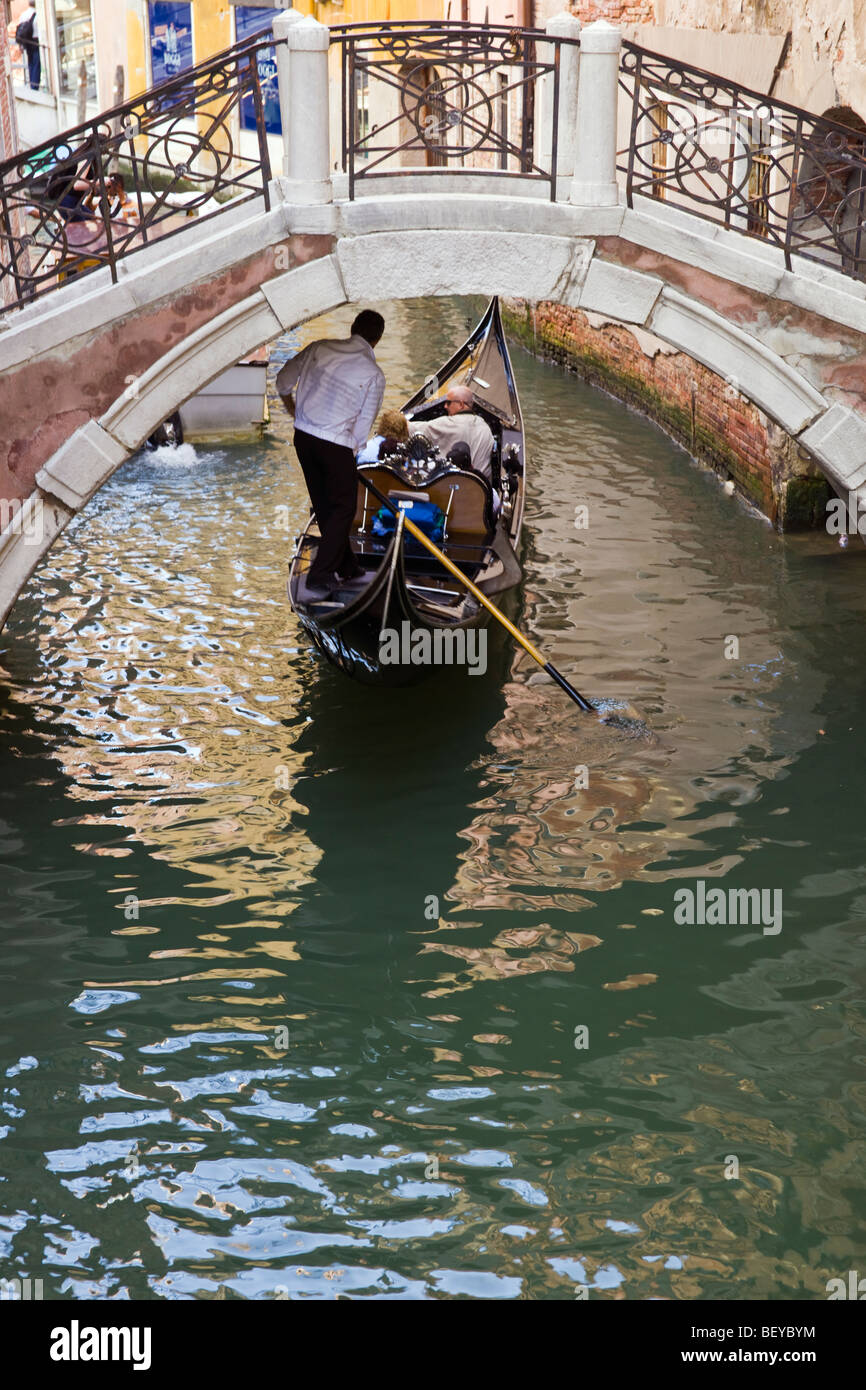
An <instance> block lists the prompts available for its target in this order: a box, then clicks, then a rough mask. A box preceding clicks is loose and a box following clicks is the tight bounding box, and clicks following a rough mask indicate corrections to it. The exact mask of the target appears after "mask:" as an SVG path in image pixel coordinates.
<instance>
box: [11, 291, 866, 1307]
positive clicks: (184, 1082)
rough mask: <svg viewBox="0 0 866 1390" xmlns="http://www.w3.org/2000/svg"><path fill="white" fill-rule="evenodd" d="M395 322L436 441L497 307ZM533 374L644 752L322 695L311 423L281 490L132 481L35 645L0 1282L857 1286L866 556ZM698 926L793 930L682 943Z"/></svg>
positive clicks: (242, 481) (266, 463)
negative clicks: (299, 592)
mask: <svg viewBox="0 0 866 1390" xmlns="http://www.w3.org/2000/svg"><path fill="white" fill-rule="evenodd" d="M382 307H383V308H384V310H385V312H386V313H387V316H388V329H387V334H386V337H385V339H384V340H383V342H382V344H381V346H380V349H379V358H380V361H381V362H382V364H383V366H384V368H385V370H386V372H387V375H388V382H389V389H388V397H387V403H388V404H393V405H396V404H399V403H400V401H401V400H402V399H403V398H405V396H406V395H407V394H408V393H409V392H410V391H411V390H412V389H414V388H415V387H416V386H417V384H418V383H419V382H420V381H422V380H424V378H425V377H426V376H427V374H428V373H429V372H430V371H431V370H433V369H435V368H436V366H437V365H438V364H439V363H440V362H441V361H442V360H444V359H445V357H447V356H448V354H449V353H450V351H451V350H452V348H453V347H454V345H455V344H456V343H457V342H459V341H460V340H461V339H462V338H463V337H464V336H465V333H466V329H467V324H468V322H469V321H470V320H473V321H474V317H475V315H476V314H477V311H478V309H479V308H480V307H482V306H481V305H480V304H479V303H478V302H477V301H468V300H460V301H456V300H455V301H441V302H434V303H420V302H410V303H408V304H403V305H393V306H382ZM350 318H351V313H350V311H348V310H347V311H345V312H339V313H334V314H332V315H329V316H328V317H327V318H326V319H323V320H319V321H317V322H316V323H315V324H311V325H307V326H306V327H305V328H304V330H303V331H302V332H301V333H299V334H298V335H296V337H295V338H294V339H290V340H287V341H286V342H285V343H283V344H281V345H280V349H279V351H278V353H277V359H278V360H279V358H280V356H281V355H282V356H285V355H286V353H287V352H288V351H290V350H292V349H293V348H294V347H296V346H297V345H298V343H299V342H303V341H306V340H307V339H309V338H310V337H311V336H315V335H318V334H321V333H322V332H328V333H333V332H342V331H344V330H345V329H346V328H347V326H348V323H349V321H350ZM514 365H515V369H516V373H517V378H518V383H519V388H520V392H521V396H522V400H523V405H524V410H525V415H526V424H527V430H528V438H529V443H530V446H531V455H532V474H531V478H530V489H529V504H528V514H527V525H526V549H525V570H526V578H525V583H524V585H523V587H522V590H521V592H520V594H519V595H518V596H517V597H516V599H515V601H514V604H513V608H512V611H513V613H514V614H515V616H516V617H517V618H518V620H519V621H520V622H521V623H522V625H523V626H524V628H525V629H526V630H527V631H528V632H529V633H530V634H531V636H532V637H533V639H534V640H535V642H536V643H537V644H538V645H539V646H541V647H542V649H543V650H544V652H545V654H546V655H547V656H548V657H549V658H550V659H552V660H553V661H554V662H555V663H556V664H557V665H558V666H559V667H560V668H561V669H562V670H563V671H564V672H565V673H566V674H567V675H568V676H569V678H570V679H571V680H572V681H573V683H574V684H575V685H576V686H577V687H578V688H579V689H580V690H581V691H582V692H583V693H584V694H586V695H589V696H591V697H593V698H596V699H606V700H610V701H612V702H614V704H616V703H617V702H623V703H627V705H628V706H629V717H628V718H626V719H624V720H623V721H622V722H621V724H620V725H619V726H610V725H605V724H602V723H601V722H600V721H599V720H598V719H597V718H596V717H594V716H590V717H586V716H582V715H580V714H579V713H578V711H577V710H576V708H575V707H574V706H572V705H571V704H570V703H569V702H568V700H567V699H566V697H565V696H564V695H563V694H562V693H561V692H560V691H559V690H558V689H557V688H556V687H554V686H552V685H551V684H549V683H547V682H546V681H545V680H544V678H543V677H542V678H541V679H539V674H540V673H536V668H535V667H534V666H533V665H532V663H531V662H529V661H528V658H523V657H521V658H517V657H516V656H515V653H514V650H513V648H512V647H511V646H510V645H509V644H508V643H507V642H506V641H504V640H501V639H500V637H499V636H497V635H494V634H491V637H490V643H489V651H488V669H487V672H486V674H484V675H483V676H474V677H473V676H469V675H468V674H467V672H466V671H464V670H452V671H447V670H446V671H441V672H438V673H437V674H436V675H435V676H434V677H433V679H431V680H430V681H429V682H428V683H427V684H426V685H422V686H420V687H418V688H416V689H414V690H411V691H403V692H401V691H394V690H391V691H379V690H376V689H370V688H364V687H361V686H357V685H355V684H352V683H351V682H349V681H348V680H347V679H346V678H345V677H344V676H343V675H342V674H340V673H339V672H338V671H336V670H333V669H332V668H330V667H328V666H327V665H326V664H324V663H323V661H322V659H321V658H320V657H319V656H318V655H317V654H316V653H315V652H314V651H313V650H312V649H311V646H310V643H309V641H308V639H307V638H306V636H305V635H304V633H303V632H302V630H301V629H300V628H299V626H298V623H297V621H296V619H295V618H294V616H293V614H292V613H291V611H290V609H289V607H288V606H287V602H286V595H285V579H286V564H287V558H288V554H289V551H290V548H291V543H292V539H293V537H294V535H295V534H296V532H297V531H298V530H299V529H300V527H301V525H302V523H303V520H304V516H305V510H306V504H305V495H304V491H303V487H302V486H301V484H300V482H299V476H298V473H297V469H296V465H295V463H294V461H293V457H292V455H291V452H290V450H289V448H288V443H287V441H288V440H289V438H290V426H289V425H288V422H287V421H286V419H285V417H284V416H282V415H281V414H280V408H279V406H278V405H276V404H275V409H274V421H273V431H272V434H271V436H270V437H269V439H268V440H267V441H266V442H265V443H263V444H262V445H261V446H251V445H245V446H243V447H238V446H231V445H223V446H219V447H213V448H205V447H198V448H196V449H189V448H185V449H184V450H182V451H181V452H180V453H179V454H173V453H171V452H170V451H169V452H165V451H162V452H160V453H158V454H152V455H141V456H139V457H137V458H135V459H132V460H131V461H130V462H129V463H128V464H126V465H125V466H124V467H122V468H121V469H120V470H119V471H118V473H117V474H116V475H115V477H114V478H113V479H112V481H111V482H110V483H109V485H108V486H106V487H105V488H104V489H103V490H102V491H101V492H100V493H99V495H98V496H97V497H96V498H95V499H94V501H93V502H92V503H91V505H90V506H89V507H88V508H87V509H86V512H85V513H84V514H83V515H82V516H81V517H79V518H78V519H76V521H75V522H74V523H73V524H72V525H71V526H70V528H69V529H68V531H67V532H66V534H65V535H64V536H63V537H62V539H61V540H60V542H59V543H58V544H57V545H56V546H55V547H54V549H53V550H52V551H51V553H50V554H49V555H48V556H47V557H46V559H45V561H44V562H43V564H42V565H41V567H40V569H39V571H38V572H37V574H36V575H35V576H34V578H33V580H32V581H31V583H30V584H29V586H28V588H27V590H26V592H25V594H24V596H23V597H22V599H21V600H20V602H19V603H18V605H17V607H16V609H15V612H14V614H13V617H12V620H11V622H10V624H9V626H8V628H7V630H6V632H5V633H4V634H3V636H2V638H0V719H2V725H0V732H2V741H0V786H2V793H0V797H2V803H0V859H2V867H0V931H2V942H3V950H2V967H0V970H2V987H0V988H2V1000H0V1003H2V1014H0V1080H2V1111H0V1139H2V1142H0V1277H2V1278H14V1277H16V1276H18V1277H25V1276H30V1277H32V1278H41V1279H42V1280H43V1283H44V1290H45V1296H46V1297H51V1298H77V1299H88V1298H104V1297H109V1298H181V1299H188V1298H215V1297H225V1298H229V1299H232V1298H247V1299H267V1298H282V1297H287V1298H293V1299H295V1298H313V1299H322V1298H328V1299H332V1298H335V1297H350V1298H389V1297H391V1298H393V1297H398V1298H484V1299H488V1298H500V1299H516V1298H531V1299H559V1298H562V1299H574V1298H575V1297H582V1296H584V1295H586V1296H588V1297H589V1298H590V1299H596V1298H604V1299H612V1298H632V1299H645V1298H664V1299H670V1298H672V1299H728V1300H738V1299H747V1298H761V1299H783V1298H791V1297H794V1298H801V1299H810V1298H824V1297H826V1284H827V1281H828V1279H830V1278H835V1277H840V1276H841V1277H843V1278H845V1277H847V1271H848V1270H849V1269H857V1268H858V1267H860V1268H862V1256H863V1249H864V1242H863V1212H864V1185H866V1184H864V1171H866V1169H864V1162H863V1158H864V1145H863V1119H864V1113H863V1112H864V1100H866V1072H864V1032H866V1019H864V1009H863V986H864V973H863V951H862V946H861V938H862V924H863V918H864V916H866V862H864V859H866V857H864V848H863V846H864V830H866V814H864V804H863V786H864V784H866V765H864V751H863V749H864V743H863V738H862V728H861V712H862V710H863V708H864V703H866V653H864V644H863V631H864V622H866V554H864V552H863V548H862V547H859V548H858V547H855V545H854V544H853V543H852V545H851V546H850V547H849V549H848V550H847V551H843V550H841V549H839V547H838V545H837V544H836V542H835V539H834V538H831V537H828V536H827V535H825V534H823V533H822V534H820V535H818V534H813V535H810V536H805V537H795V536H792V537H787V538H783V537H780V536H778V535H776V534H774V532H773V531H772V530H771V529H769V527H768V526H767V524H766V523H765V522H764V521H763V520H762V519H761V518H759V517H758V516H756V515H755V514H753V513H750V512H749V511H748V510H747V509H746V508H745V507H744V505H743V504H741V503H740V502H739V501H737V500H736V499H732V498H729V497H727V496H725V494H724V493H723V491H722V489H721V487H720V485H719V483H718V481H717V480H716V479H715V478H713V477H711V476H708V475H707V474H706V473H705V472H703V471H702V470H700V469H699V468H697V467H696V466H695V465H694V464H693V463H692V462H691V461H690V460H689V458H688V456H687V455H686V454H685V453H684V452H683V451H682V450H680V449H679V448H677V447H676V446H674V445H673V444H672V443H671V442H670V441H669V440H668V439H667V438H666V437H665V436H664V435H663V434H661V433H660V432H659V431H658V430H657V429H656V428H655V427H654V426H652V425H651V424H649V423H648V422H646V421H645V420H643V419H641V418H640V417H639V416H637V415H635V414H633V413H630V412H629V411H628V410H626V409H625V408H624V407H622V406H621V405H619V404H618V403H616V402H614V401H612V400H610V399H608V398H607V397H606V396H604V395H602V394H600V393H598V392H595V391H593V390H591V389H589V388H587V387H584V386H582V385H581V384H579V383H578V382H576V381H575V380H574V378H572V377H569V376H568V375H566V374H565V373H563V372H561V371H560V370H559V369H557V368H554V367H550V366H545V365H543V364H541V363H539V362H537V361H535V360H534V359H533V358H531V357H530V356H529V355H528V354H527V353H525V352H524V351H522V350H521V349H519V348H515V350H514ZM580 507H586V508H587V512H586V513H585V514H584V513H581V512H579V511H577V509H578V508H580ZM582 520H585V521H586V522H587V524H586V525H581V524H580V522H581V521H582ZM576 522H577V523H578V524H576ZM731 639H736V640H735V641H733V642H732V640H731ZM639 721H643V722H642V723H641V722H639ZM699 882H701V883H704V884H705V885H706V889H707V891H708V890H709V889H711V888H713V887H723V888H724V890H725V892H727V890H728V889H733V888H742V889H758V890H764V891H765V894H766V897H765V900H764V901H766V902H768V903H769V902H776V901H777V899H776V898H775V897H774V895H775V894H777V893H779V892H780V893H781V894H782V900H781V901H782V915H781V919H780V924H779V923H775V922H771V920H770V917H769V916H768V917H767V919H766V922H764V921H763V920H756V921H754V922H746V923H742V924H730V925H725V924H724V923H719V922H713V923H706V924H701V923H695V924H692V925H689V924H687V923H684V922H681V921H679V920H678V917H681V916H682V915H683V913H682V911H681V904H682V902H683V901H684V899H683V898H682V897H676V898H675V894H677V893H678V892H680V891H681V890H683V889H684V888H685V889H689V890H690V891H692V892H693V893H695V894H696V895H697V893H698V891H699V890H698V883H699ZM749 901H750V902H751V901H753V900H752V899H750V900H749ZM776 925H780V929H778V930H776ZM768 927H769V929H768ZM858 1261H859V1262H860V1263H859V1266H858Z"/></svg>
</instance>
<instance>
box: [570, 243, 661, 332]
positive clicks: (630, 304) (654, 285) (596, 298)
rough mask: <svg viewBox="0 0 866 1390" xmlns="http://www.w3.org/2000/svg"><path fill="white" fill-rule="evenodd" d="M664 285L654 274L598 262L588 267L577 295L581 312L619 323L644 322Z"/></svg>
mask: <svg viewBox="0 0 866 1390" xmlns="http://www.w3.org/2000/svg"><path fill="white" fill-rule="evenodd" d="M662 285H663V282H662V281H661V280H660V279H659V278H658V276H656V275H644V274H643V273H642V272H641V271H639V270H628V269H627V268H626V267H625V266H621V265H616V264H614V263H613V262H610V261H602V260H599V259H598V257H597V256H596V257H595V258H594V259H593V261H592V262H591V264H590V267H589V270H588V271H587V275H586V279H585V280H584V282H583V287H582V289H581V292H580V299H579V300H578V304H579V306H580V308H581V309H589V310H593V311H594V312H595V313H600V314H610V315H611V317H612V318H616V319H619V320H620V321H621V322H622V323H637V324H641V323H645V322H646V319H647V317H648V315H649V313H650V311H651V310H652V307H653V305H654V304H655V302H656V300H657V299H658V297H659V294H660V293H661V290H662Z"/></svg>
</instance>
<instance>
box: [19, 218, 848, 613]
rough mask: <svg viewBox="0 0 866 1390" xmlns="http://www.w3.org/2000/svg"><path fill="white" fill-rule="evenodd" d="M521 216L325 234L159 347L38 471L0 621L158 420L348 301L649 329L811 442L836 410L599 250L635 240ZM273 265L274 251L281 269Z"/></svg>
mask: <svg viewBox="0 0 866 1390" xmlns="http://www.w3.org/2000/svg"><path fill="white" fill-rule="evenodd" d="M425 201H426V200H425ZM470 201H471V200H470ZM521 201H522V200H521ZM499 211H500V213H501V211H502V205H501V204H500V209H499ZM463 212H464V214H465V213H466V209H465V207H464V209H463ZM470 215H472V214H471V212H470ZM367 216H368V217H369V211H368V213H367ZM480 220H481V221H482V222H483V221H484V220H485V219H484V218H481V219H480ZM516 221H517V222H518V227H517V228H515V230H510V231H502V230H491V229H488V228H485V227H484V226H482V227H480V228H479V227H476V228H475V229H473V228H472V227H467V226H461V227H456V226H455V227H452V228H450V229H443V228H438V229H432V230H424V229H423V228H421V227H418V226H417V225H416V226H414V227H409V228H405V227H397V228H395V227H393V226H390V227H389V226H384V227H383V226H381V225H380V226H379V227H375V226H374V229H373V230H364V229H363V228H360V227H359V228H355V229H351V230H349V231H348V234H346V235H343V236H341V237H338V238H329V239H326V238H324V237H323V238H321V239H319V245H318V246H317V249H318V250H319V251H320V254H319V255H318V256H316V257H315V258H313V259H310V260H307V261H306V262H304V263H298V264H295V265H293V266H292V267H291V268H290V269H289V270H287V271H277V272H276V273H272V274H271V275H270V276H269V277H262V278H261V280H260V283H259V284H258V286H257V287H256V288H254V289H253V290H252V292H250V293H246V294H244V295H243V296H242V297H240V298H238V299H237V300H236V302H234V303H232V304H231V305H230V306H229V307H228V308H225V309H221V308H220V306H219V304H217V306H216V307H217V309H218V310H219V311H218V312H215V313H214V314H213V316H212V317H210V318H206V319H205V321H204V322H202V323H201V324H200V325H199V326H198V327H196V328H195V329H194V331H192V332H191V333H189V334H188V335H186V336H184V337H182V339H181V340H180V341H178V342H176V343H174V344H173V345H172V346H170V347H169V349H168V350H167V351H164V352H162V353H160V354H156V355H155V356H154V360H153V361H152V362H151V364H150V365H149V366H148V367H147V368H146V370H144V371H142V372H141V374H140V375H138V376H136V377H135V380H134V382H132V383H131V385H128V386H125V388H124V390H123V391H122V392H120V393H116V394H115V396H114V398H113V399H112V400H111V401H110V403H109V404H108V405H107V408H105V409H104V410H102V411H101V412H100V413H99V414H98V415H95V416H91V417H90V418H88V419H86V420H85V421H84V422H83V423H82V422H81V421H80V420H75V421H73V425H74V427H73V428H70V429H69V431H68V434H67V435H66V437H65V438H63V440H62V442H60V443H59V445H58V447H56V448H54V449H53V450H52V451H51V453H50V455H49V456H48V457H47V458H46V459H45V460H44V462H43V463H42V464H41V466H40V467H39V468H38V471H36V474H35V479H34V482H35V486H34V487H33V489H32V491H31V492H30V493H29V494H28V495H27V496H26V497H23V498H22V499H21V502H22V505H21V509H20V512H19V513H18V515H17V516H16V518H14V519H13V522H12V524H11V525H9V526H7V529H6V531H5V532H4V534H3V537H2V538H0V621H5V619H6V617H7V616H8V614H9V612H10V611H11V609H12V606H13V605H14V602H15V600H16V598H17V597H18V594H19V593H20V592H21V590H22V588H23V587H24V585H25V584H26V582H27V580H28V579H29V577H30V575H31V574H32V573H33V571H34V570H35V568H36V566H37V565H38V563H39V561H40V560H41V559H42V557H43V556H44V555H45V554H46V553H47V551H48V550H49V549H50V548H51V546H52V545H53V544H54V542H55V541H56V539H57V538H58V536H59V535H60V534H61V532H62V531H63V529H64V528H65V526H66V525H67V524H68V522H69V521H70V520H71V519H72V517H73V516H75V515H77V514H78V513H79V512H80V511H81V510H82V509H83V508H84V507H85V506H86V505H87V503H88V501H89V500H90V499H91V498H92V497H93V496H94V494H95V493H96V492H97V491H98V490H99V488H101V487H102V486H103V485H104V484H105V483H106V482H107V481H108V479H109V478H110V477H111V475H112V474H113V473H114V471H115V470H116V469H117V467H119V465H120V464H121V463H122V462H124V461H125V460H126V459H127V458H128V457H129V456H130V455H131V454H132V453H134V452H135V451H136V450H137V449H138V448H140V447H141V445H142V443H143V442H144V440H145V439H146V438H147V437H148V436H149V435H150V434H151V433H152V432H153V430H154V429H155V428H156V427H157V426H158V425H159V424H160V423H161V421H162V420H163V419H165V418H166V417H167V416H168V415H170V414H171V413H172V412H173V411H174V410H176V409H177V408H178V407H179V406H180V405H182V404H183V403H184V401H186V400H187V399H189V397H190V396H192V395H194V394H195V393H196V392H197V391H199V390H200V389H202V388H203V387H204V386H205V385H206V384H207V383H208V382H209V381H211V380H212V379H213V378H214V377H215V376H217V375H219V373H220V372H222V371H223V370H225V369H226V368H228V367H230V366H231V365H233V363H234V362H236V361H237V360H238V358H240V357H242V356H243V355H245V354H246V353H249V352H252V351H253V350H254V349H256V348H257V347H260V346H262V345H263V344H265V343H268V342H271V341H273V340H274V339H275V338H277V337H279V336H280V335H281V334H283V333H285V332H287V331H289V330H291V329H293V328H295V327H297V326H299V325H300V324H302V323H304V322H306V321H308V320H309V319H311V318H315V317H316V316H318V315H319V314H322V313H325V312H327V311H328V310H331V309H334V308H337V307H339V306H340V305H343V304H347V303H359V304H360V303H363V302H369V301H383V300H393V299H409V298H423V297H431V296H433V297H450V296H452V295H455V294H483V295H491V294H500V295H503V296H505V297H515V298H521V299H529V300H534V301H552V302H554V303H557V304H561V305H563V306H565V307H568V308H581V309H584V310H587V311H589V312H590V313H601V314H605V315H608V316H610V317H611V318H612V319H614V320H615V321H616V322H619V323H622V324H625V325H629V326H633V327H635V328H636V329H637V330H638V331H640V330H641V329H645V330H649V331H650V332H651V333H652V334H653V335H655V336H656V337H657V338H660V339H661V340H662V341H664V342H666V343H668V344H670V345H671V347H673V348H674V349H676V350H679V351H682V352H686V353H688V354H689V355H690V356H692V357H693V358H694V359H695V360H697V361H700V362H702V363H703V364H704V365H705V366H707V367H708V368H709V369H710V370H712V371H714V372H716V373H718V374H719V375H720V376H722V377H723V378H725V379H727V380H731V381H733V382H735V383H736V386H737V389H738V390H739V391H740V393H741V394H742V395H744V396H745V397H746V398H747V399H748V400H750V401H752V402H753V403H754V404H756V405H757V406H759V407H760V408H761V409H762V410H764V411H765V412H767V413H768V414H769V415H770V416H771V417H772V418H773V419H774V420H775V421H777V422H778V423H779V424H780V425H781V426H782V427H783V428H784V429H786V430H787V431H789V432H790V434H791V435H792V436H794V437H798V436H799V437H800V438H803V437H804V432H805V434H808V432H809V428H810V427H814V425H815V422H816V421H818V420H820V419H821V418H822V417H824V416H826V415H827V414H828V401H827V400H826V399H825V398H824V397H823V396H822V394H821V392H820V391H819V390H818V389H816V386H815V385H814V383H813V382H812V381H811V380H810V379H809V376H808V374H807V373H806V372H804V371H803V370H800V369H798V368H797V367H795V366H793V365H792V364H791V362H790V361H789V360H786V357H785V356H783V355H782V353H781V352H779V351H777V350H775V349H774V348H773V347H772V346H769V345H768V344H767V342H766V341H764V342H762V341H760V340H759V339H758V338H757V337H756V336H755V335H754V334H753V333H749V332H747V331H746V330H745V329H744V328H741V327H740V326H739V325H738V324H736V323H734V322H732V321H730V320H729V319H728V318H727V317H726V316H724V315H723V314H722V313H720V312H718V311H717V310H715V309H713V308H712V307H710V306H709V305H708V304H707V303H706V302H705V300H704V299H703V298H701V297H699V296H698V295H697V294H696V293H689V292H688V289H687V288H686V287H684V286H683V285H682V283H679V284H678V283H677V282H676V279H675V278H673V277H672V279H671V280H665V279H664V278H663V277H662V275H661V274H659V273H658V271H659V269H660V266H659V264H658V263H656V264H655V268H654V271H653V272H648V271H647V270H645V269H637V268H635V267H634V266H632V265H626V264H622V263H620V262H618V261H617V260H614V259H612V258H608V257H607V256H604V255H602V254H601V251H602V250H605V251H606V252H607V253H608V255H610V253H611V252H617V250H618V252H619V254H620V255H622V256H627V255H629V254H631V251H633V248H631V251H630V249H629V243H628V242H622V241H621V239H620V238H614V239H610V238H606V239H604V242H602V243H599V241H598V240H597V239H593V238H590V237H575V236H573V235H572V236H569V235H551V234H546V233H543V232H540V231H534V230H532V229H531V226H528V225H526V222H525V218H524V219H523V223H522V225H521V218H519V217H518V218H516ZM276 264H277V258H275V257H272V258H271V261H270V265H271V267H272V269H273V267H274V266H276ZM116 288H118V287H111V288H110V289H107V290H106V293H108V294H111V293H113V291H114V289H116ZM134 321H135V320H134V317H133V319H132V320H131V322H132V324H133V325H134ZM82 350H83V351H84V352H85V354H86V344H85V346H84V348H83V349H82ZM830 413H832V411H831V412H830Z"/></svg>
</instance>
